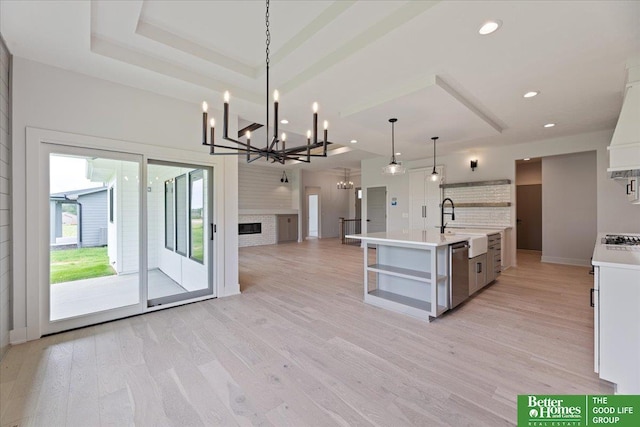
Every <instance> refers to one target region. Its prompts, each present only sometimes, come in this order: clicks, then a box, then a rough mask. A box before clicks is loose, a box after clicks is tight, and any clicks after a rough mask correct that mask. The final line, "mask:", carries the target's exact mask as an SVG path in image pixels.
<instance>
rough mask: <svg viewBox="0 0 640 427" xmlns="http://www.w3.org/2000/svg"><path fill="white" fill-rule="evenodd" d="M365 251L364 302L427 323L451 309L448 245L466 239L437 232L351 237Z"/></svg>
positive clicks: (375, 234)
mask: <svg viewBox="0 0 640 427" xmlns="http://www.w3.org/2000/svg"><path fill="white" fill-rule="evenodd" d="M347 237H348V238H353V239H360V240H362V242H363V248H364V250H363V252H364V301H365V302H366V303H368V304H372V305H376V306H378V307H381V308H386V309H388V310H393V311H396V312H399V313H403V314H407V315H410V316H413V317H416V318H419V319H423V320H427V321H430V320H431V319H432V318H434V317H438V316H440V315H441V314H442V313H444V312H445V311H447V310H448V309H449V284H450V273H449V245H451V244H453V243H457V242H463V241H466V240H467V239H468V236H460V235H442V234H440V233H439V231H438V230H428V231H421V230H406V231H396V232H380V233H368V234H358V235H350V236H347Z"/></svg>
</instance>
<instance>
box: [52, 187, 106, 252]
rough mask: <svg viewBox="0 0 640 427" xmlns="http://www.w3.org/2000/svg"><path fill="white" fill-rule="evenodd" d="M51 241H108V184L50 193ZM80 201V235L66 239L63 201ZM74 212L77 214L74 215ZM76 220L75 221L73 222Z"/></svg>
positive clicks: (84, 244) (95, 243)
mask: <svg viewBox="0 0 640 427" xmlns="http://www.w3.org/2000/svg"><path fill="white" fill-rule="evenodd" d="M49 203H50V209H49V212H50V213H49V216H50V224H51V227H50V240H49V241H50V243H51V244H52V245H53V244H63V243H67V244H69V243H71V244H73V243H77V245H78V247H79V248H89V247H95V246H106V245H107V213H108V210H107V188H106V187H100V188H89V189H84V190H73V191H63V192H61V193H54V194H51V195H50V196H49ZM64 204H76V205H77V208H76V212H77V215H76V224H77V227H78V231H77V233H76V236H77V239H75V240H72V239H70V240H69V241H67V240H64V239H62V237H63V233H62V224H63V223H65V224H67V222H66V221H64V220H63V217H64V216H65V215H69V214H67V213H65V212H62V205H64ZM72 216H73V215H72ZM71 224H73V223H71Z"/></svg>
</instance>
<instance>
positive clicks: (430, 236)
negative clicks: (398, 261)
mask: <svg viewBox="0 0 640 427" xmlns="http://www.w3.org/2000/svg"><path fill="white" fill-rule="evenodd" d="M493 232H494V233H495V230H493ZM346 237H348V238H350V239H361V240H364V241H367V242H380V243H385V242H389V243H399V244H403V243H410V244H414V245H420V246H429V247H436V246H444V245H450V244H452V243H457V242H463V241H465V240H468V239H469V237H470V235H469V233H466V234H463V233H457V232H456V233H455V234H453V233H452V234H449V233H447V234H446V235H445V234H440V230H401V231H383V232H379V233H366V234H353V235H348V236H346Z"/></svg>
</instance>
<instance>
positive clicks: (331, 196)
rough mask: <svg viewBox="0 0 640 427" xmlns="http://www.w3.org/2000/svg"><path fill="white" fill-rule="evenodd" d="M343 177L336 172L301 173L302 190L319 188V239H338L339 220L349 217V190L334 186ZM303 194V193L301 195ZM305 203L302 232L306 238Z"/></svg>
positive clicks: (304, 206) (304, 204)
mask: <svg viewBox="0 0 640 427" xmlns="http://www.w3.org/2000/svg"><path fill="white" fill-rule="evenodd" d="M341 177H344V173H342V174H340V173H337V172H336V171H302V183H301V185H302V189H303V191H304V189H306V188H308V187H319V188H320V238H328V237H338V234H339V232H340V225H339V222H338V220H339V218H340V217H344V218H347V217H348V216H349V193H350V192H351V190H338V189H337V188H336V184H337V183H338V181H340V179H341ZM303 194H304V193H303ZM306 205H307V203H306V200H305V202H304V203H303V205H302V206H303V214H302V221H301V222H302V223H303V224H302V225H303V226H302V232H303V237H307V232H308V227H307V216H308V215H307V207H306Z"/></svg>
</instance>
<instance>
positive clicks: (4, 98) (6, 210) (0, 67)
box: [0, 36, 13, 358]
mask: <svg viewBox="0 0 640 427" xmlns="http://www.w3.org/2000/svg"><path fill="white" fill-rule="evenodd" d="M10 64H11V55H10V54H9V50H8V49H7V46H6V45H5V44H4V40H3V39H2V36H0V358H2V356H3V355H4V353H5V352H6V351H7V349H8V348H9V330H10V329H11V316H12V305H11V288H12V287H13V280H12V277H13V276H12V274H11V124H10V122H11V120H10V117H11V91H10V83H9V81H10V69H11V66H10Z"/></svg>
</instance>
